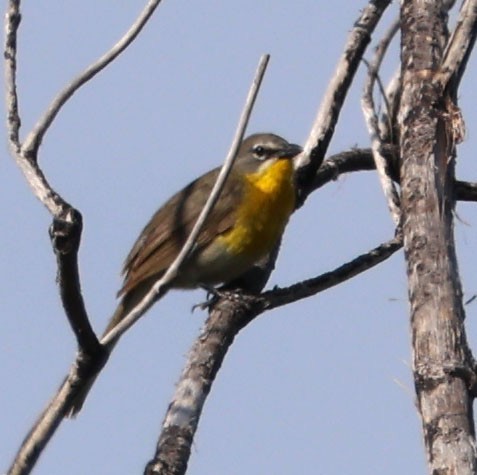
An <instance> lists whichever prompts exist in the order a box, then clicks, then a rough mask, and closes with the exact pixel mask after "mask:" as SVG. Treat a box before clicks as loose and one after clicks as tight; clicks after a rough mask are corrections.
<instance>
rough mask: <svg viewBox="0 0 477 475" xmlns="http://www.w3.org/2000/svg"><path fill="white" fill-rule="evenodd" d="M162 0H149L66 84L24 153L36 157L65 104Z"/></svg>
mask: <svg viewBox="0 0 477 475" xmlns="http://www.w3.org/2000/svg"><path fill="white" fill-rule="evenodd" d="M160 3H161V0H149V1H148V2H147V4H146V6H145V7H144V9H143V11H142V12H141V13H140V14H139V16H138V18H137V19H136V21H135V22H134V23H133V24H132V25H131V27H130V28H129V30H128V31H127V32H126V33H125V34H124V36H123V37H122V38H121V39H120V40H119V41H118V42H117V43H116V44H115V45H114V46H113V47H112V48H111V49H110V50H109V51H107V52H106V53H105V54H104V55H103V56H101V58H99V59H98V60H97V61H95V62H94V63H93V64H91V65H90V66H89V67H88V68H86V69H85V70H84V71H83V72H82V73H81V74H80V75H79V76H78V77H76V78H75V79H73V81H72V82H71V83H70V84H69V85H68V86H66V88H64V89H63V90H62V91H61V92H60V93H59V94H58V95H57V96H56V97H55V98H54V99H53V101H52V103H51V104H50V105H49V107H48V110H47V111H46V112H45V114H44V115H43V116H42V117H41V118H40V120H39V121H38V122H37V124H36V125H35V127H34V129H33V130H32V131H31V132H30V133H29V134H28V136H27V138H26V139H25V143H24V145H23V153H24V154H25V156H28V157H36V155H37V153H38V147H39V146H40V144H41V142H42V140H43V137H44V136H45V133H46V132H47V130H48V128H49V127H50V125H51V124H52V122H53V120H54V119H55V117H56V116H57V114H58V112H59V111H60V110H61V108H62V107H63V106H64V105H65V103H66V102H67V101H68V99H69V98H70V97H71V96H72V95H73V94H74V93H75V92H76V91H77V90H78V89H79V88H80V87H81V86H83V85H84V84H85V83H87V82H88V81H89V80H90V79H92V78H93V77H94V76H96V74H98V73H99V72H100V71H102V70H103V69H104V68H105V67H106V66H107V65H108V64H110V63H111V62H112V61H114V60H115V59H116V58H117V57H118V56H119V55H120V54H121V53H122V52H123V51H124V50H125V49H126V48H127V47H128V46H129V45H130V44H131V43H132V42H133V41H134V40H135V39H136V37H137V35H138V34H139V33H140V32H141V30H142V29H143V28H144V26H145V25H146V23H147V22H148V20H149V18H150V17H151V16H152V14H153V13H154V11H155V10H156V8H157V7H158V6H159V4H160Z"/></svg>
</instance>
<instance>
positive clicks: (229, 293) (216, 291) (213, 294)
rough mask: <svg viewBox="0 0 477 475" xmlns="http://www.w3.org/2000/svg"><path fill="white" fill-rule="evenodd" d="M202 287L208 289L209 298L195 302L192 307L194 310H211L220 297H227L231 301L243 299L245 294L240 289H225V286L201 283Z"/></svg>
mask: <svg viewBox="0 0 477 475" xmlns="http://www.w3.org/2000/svg"><path fill="white" fill-rule="evenodd" d="M201 287H202V288H203V289H204V290H205V291H207V300H206V301H205V302H201V303H198V304H195V305H194V306H193V307H192V312H194V310H196V309H197V308H198V309H200V310H210V309H211V308H212V307H213V306H214V305H216V304H217V302H218V301H219V300H220V299H227V300H229V301H231V302H239V301H241V300H242V298H243V296H244V294H243V292H242V291H241V290H240V289H234V290H229V289H224V288H223V287H219V288H216V287H212V286H209V285H201Z"/></svg>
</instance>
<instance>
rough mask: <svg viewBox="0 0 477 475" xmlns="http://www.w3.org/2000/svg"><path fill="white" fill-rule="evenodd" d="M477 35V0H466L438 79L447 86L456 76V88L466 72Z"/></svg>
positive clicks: (449, 42)
mask: <svg viewBox="0 0 477 475" xmlns="http://www.w3.org/2000/svg"><path fill="white" fill-rule="evenodd" d="M476 35H477V0H466V1H464V3H463V4H462V7H461V9H460V15H459V19H458V21H457V24H456V27H455V29H454V32H453V33H452V36H451V38H450V39H449V41H448V43H447V48H446V51H445V52H444V57H443V60H442V66H441V71H440V74H439V75H438V78H437V79H438V80H439V82H440V83H441V85H442V86H443V87H446V86H447V85H448V83H449V81H450V79H451V78H452V77H455V79H456V81H457V83H456V86H455V87H456V88H457V86H458V84H459V82H460V80H461V78H462V76H463V74H464V70H465V67H466V65H467V60H468V58H469V56H470V53H471V51H472V48H473V47H474V43H475V38H476Z"/></svg>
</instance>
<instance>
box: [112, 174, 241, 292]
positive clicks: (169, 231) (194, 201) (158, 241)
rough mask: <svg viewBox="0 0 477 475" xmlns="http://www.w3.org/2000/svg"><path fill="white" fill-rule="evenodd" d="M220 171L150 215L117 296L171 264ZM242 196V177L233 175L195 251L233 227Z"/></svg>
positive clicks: (173, 198)
mask: <svg viewBox="0 0 477 475" xmlns="http://www.w3.org/2000/svg"><path fill="white" fill-rule="evenodd" d="M219 170H220V169H219V168H216V169H214V170H211V171H210V172H208V173H206V174H205V175H203V176H202V177H200V178H198V179H197V180H195V181H193V182H192V183H190V184H189V185H188V186H186V187H185V188H184V189H183V190H182V191H180V192H179V193H177V194H175V195H174V196H173V197H172V198H170V199H169V200H168V201H167V202H166V203H165V204H164V205H163V206H162V207H161V208H160V209H159V210H158V211H157V212H156V213H155V214H154V215H153V217H152V218H151V220H150V221H149V223H148V224H147V225H146V227H145V228H144V229H143V231H142V232H141V234H140V236H139V238H138V239H137V241H136V243H135V244H134V246H133V248H132V249H131V252H130V253H129V255H128V256H127V258H126V261H125V263H124V267H123V274H124V276H125V278H124V284H123V287H122V288H121V290H120V291H119V292H118V295H121V294H127V293H128V292H129V291H130V290H132V289H134V288H135V287H136V286H137V285H138V284H139V283H141V282H143V281H144V280H146V279H149V278H151V277H153V276H154V277H157V278H159V277H160V276H161V275H162V274H163V273H164V272H165V271H166V270H167V268H168V267H169V266H170V265H171V264H172V262H173V260H174V259H175V257H176V256H177V254H178V253H179V251H180V250H181V248H182V246H183V245H184V242H185V241H186V239H187V237H188V236H189V234H190V232H191V230H192V228H193V226H194V224H195V222H196V220H197V218H198V216H199V213H200V211H201V210H202V208H203V207H204V204H205V202H206V201H207V198H208V197H209V195H210V192H211V190H212V187H213V186H214V183H215V180H216V178H217V176H218V173H219ZM242 193H243V178H241V177H240V176H238V175H237V174H236V173H233V172H232V173H231V174H230V175H229V177H228V178H227V181H226V183H225V186H224V189H223V190H222V193H221V196H220V198H219V200H218V201H217V203H216V204H215V206H214V208H213V210H212V211H211V213H210V215H209V216H208V218H207V220H206V222H205V224H204V226H203V227H202V231H201V232H200V233H199V236H198V238H197V241H196V249H200V248H202V247H205V246H207V244H209V243H210V242H211V241H212V240H213V239H214V238H215V237H216V236H217V235H219V234H221V233H224V232H225V231H227V230H228V229H230V227H231V226H233V223H234V222H235V209H236V205H237V203H239V202H240V196H241V195H242Z"/></svg>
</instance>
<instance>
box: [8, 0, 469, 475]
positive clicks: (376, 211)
mask: <svg viewBox="0 0 477 475" xmlns="http://www.w3.org/2000/svg"><path fill="white" fill-rule="evenodd" d="M143 3H144V2H143V1H139V0H134V1H129V2H117V1H113V0H102V1H101V2H98V1H93V0H87V1H86V0H83V1H81V2H80V1H75V2H64V1H61V0H48V2H24V5H23V21H22V24H21V28H20V33H19V70H18V73H19V93H20V106H21V112H22V120H23V128H22V131H23V132H25V131H28V130H29V129H30V128H31V127H32V125H33V124H34V123H35V121H36V120H37V118H38V117H39V116H40V114H42V112H43V111H44V110H45V108H46V107H47V105H48V103H49V102H50V101H51V99H52V98H53V97H54V95H55V94H56V93H57V91H58V90H59V89H61V88H62V87H63V86H64V85H65V83H67V82H68V81H69V80H70V79H71V78H72V77H73V76H75V75H76V74H77V73H78V72H80V71H81V70H82V69H83V68H84V67H85V66H87V65H88V64H89V63H90V62H91V61H93V60H95V59H96V58H97V57H98V56H99V55H100V54H102V53H103V52H104V51H105V50H107V49H108V48H109V47H110V46H111V45H112V44H113V43H114V42H115V41H116V40H117V39H118V38H119V37H120V36H121V35H122V34H123V32H124V31H125V30H126V29H127V28H128V26H129V25H130V23H131V22H132V21H133V19H135V17H136V15H137V14H138V12H139V11H140V9H141V8H142V6H143ZM364 4H365V3H364V1H360V2H350V1H349V0H335V1H333V2H324V1H323V2H317V1H315V0H301V1H300V2H286V1H283V0H276V1H274V2H267V1H262V0H244V1H241V2H224V1H219V0H211V1H206V2H198V1H189V2H185V1H172V0H170V1H164V2H163V4H162V5H161V6H160V7H159V9H158V10H157V12H156V14H155V16H154V17H153V18H152V20H151V21H150V23H149V24H148V26H147V27H146V29H145V30H144V31H143V33H142V34H141V35H140V36H139V38H138V39H137V40H136V42H135V43H134V44H133V45H132V46H131V47H130V48H129V49H128V50H127V51H126V53H125V54H123V55H122V56H121V57H120V58H119V59H118V60H117V61H115V62H114V63H113V65H111V66H110V67H108V68H107V69H106V70H105V71H104V72H102V73H101V74H100V75H99V76H98V77H96V78H95V79H94V80H93V81H92V82H90V83H88V85H86V86H85V87H83V88H82V89H81V90H80V91H79V92H78V93H77V94H75V96H74V97H73V98H72V100H71V101H70V102H69V103H68V105H67V106H66V107H65V108H64V109H63V111H62V112H61V113H60V115H59V117H58V118H57V120H56V121H55V123H54V125H53V127H52V128H51V130H50V132H49V133H48V135H47V136H46V139H45V141H44V144H43V146H42V148H41V155H40V160H41V165H42V167H43V169H44V171H45V173H46V175H47V176H48V178H49V180H50V182H51V183H52V185H53V186H54V187H55V188H56V189H57V190H58V191H59V192H60V193H61V194H62V196H63V197H64V198H65V199H66V200H68V201H69V202H70V203H72V204H73V205H74V206H76V207H77V208H78V209H79V210H80V211H81V212H82V214H83V218H84V234H83V241H82V246H81V251H80V259H81V262H80V264H81V277H82V285H83V291H84V297H85V299H86V303H87V308H88V311H89V314H90V316H91V319H92V322H93V325H94V327H95V328H96V329H97V330H98V332H100V331H102V329H103V328H104V327H105V325H106V322H107V320H108V318H109V316H110V314H111V313H112V311H113V309H114V306H115V292H116V290H117V289H118V288H119V286H120V284H121V280H120V277H119V271H120V268H121V264H122V261H123V259H124V257H125V256H126V254H127V252H128V251H129V248H130V246H131V245H132V243H133V242H134V240H135V238H136V237H137V235H138V233H139V231H140V230H141V229H142V227H143V225H144V224H145V223H146V221H147V220H148V219H149V217H150V216H151V214H152V213H153V212H154V211H155V209H156V208H157V207H158V206H159V205H160V204H161V203H163V202H164V201H165V200H166V199H167V198H168V197H169V196H170V195H171V194H172V193H174V192H175V191H177V190H178V189H180V188H181V187H183V186H184V185H186V184H187V183H188V182H189V181H190V180H191V179H193V178H194V177H196V176H198V175H199V174H201V173H202V172H205V171H207V170H208V169H210V168H212V167H214V166H216V165H217V164H219V163H220V162H221V161H222V159H223V157H224V156H225V154H226V152H227V150H228V147H229V145H230V141H231V138H232V136H233V133H234V130H235V127H236V123H237V119H238V116H239V113H240V111H241V108H242V106H243V102H244V99H245V95H246V92H247V90H248V88H249V85H250V82H251V79H252V76H253V73H254V71H255V68H256V65H257V62H258V59H259V57H260V55H261V54H263V53H270V54H271V63H270V66H269V69H268V72H267V75H266V78H265V81H264V84H263V87H262V90H261V93H260V97H259V99H258V102H257V105H256V107H255V110H254V114H253V118H252V120H251V123H250V126H249V129H248V131H249V132H258V131H262V132H263V131H273V132H275V133H278V134H280V135H283V136H284V137H286V138H287V139H288V140H290V141H294V142H298V143H303V142H304V140H305V139H306V137H307V134H308V132H309V129H310V127H311V124H312V122H313V120H314V117H315V114H316V111H317V108H318V105H319V103H320V100H321V97H322V95H323V93H324V90H325V88H326V85H327V82H328V81H329V79H330V77H331V76H332V74H333V71H334V67H335V65H336V62H337V60H338V57H339V55H340V54H341V52H342V50H343V45H344V43H345V41H346V37H347V34H348V31H349V30H350V29H351V27H352V25H353V23H354V21H355V20H356V18H357V17H358V14H359V9H360V8H361V7H363V6H364ZM397 13H398V5H397V4H394V5H393V6H392V7H391V8H390V9H389V11H388V12H387V14H386V17H385V20H384V22H383V23H382V26H381V28H380V29H379V30H378V31H379V32H383V31H384V29H385V27H386V26H388V25H389V24H390V22H391V20H392V19H394V18H395V16H396V15H397ZM376 38H377V36H376ZM392 51H393V55H392V56H391V57H390V59H389V60H388V61H387V64H386V69H385V75H384V79H386V78H389V76H390V74H391V73H392V72H393V71H394V70H395V68H396V67H397V64H398V49H397V47H396V45H395V47H394V48H393V50H392ZM370 55H371V50H369V51H368V53H367V55H366V57H367V58H370ZM475 72H476V65H475V60H474V59H473V58H472V59H471V62H470V64H469V67H468V71H467V74H466V77H465V79H464V81H463V84H462V87H461V90H460V101H461V102H460V104H461V107H462V109H463V113H464V117H465V120H466V123H467V129H468V136H467V139H466V141H465V142H464V143H463V144H462V145H460V146H459V149H458V153H459V157H458V174H459V176H460V177H461V178H462V177H465V178H466V179H468V180H475V179H476V173H475V154H474V153H473V149H474V148H475V132H474V129H475V127H474V125H473V124H475V122H476V120H477V117H476V112H475V104H476V99H477V95H476V92H475V86H474V88H473V87H472V86H473V79H474V78H475ZM364 73H365V68H364V65H363V66H362V67H361V68H360V73H359V74H358V76H357V78H356V81H355V83H354V86H353V89H352V91H351V93H350V95H349V97H348V100H347V103H346V106H345V108H344V110H343V113H342V116H341V119H340V122H339V126H338V127H337V129H336V133H335V135H334V138H333V142H332V144H331V147H330V150H329V153H334V152H340V151H343V150H348V149H349V148H351V147H353V146H356V145H359V146H364V147H366V146H369V139H368V135H367V132H366V128H365V126H364V121H363V118H362V114H361V109H360V97H361V91H362V85H363V79H364ZM1 158H2V160H1V162H0V213H1V214H0V215H1V219H2V232H1V233H0V262H1V269H2V272H1V277H0V279H1V287H0V289H1V290H0V315H1V321H2V330H1V332H0V354H1V359H0V380H1V381H2V388H1V390H0V473H1V472H2V471H3V470H5V469H6V467H7V466H8V465H9V463H10V461H11V459H12V457H13V455H14V453H15V451H16V449H17V447H18V446H19V444H20V442H21V440H22V438H23V437H24V435H25V434H26V432H27V430H28V429H29V428H30V426H31V423H32V422H33V420H34V419H35V418H36V416H37V415H38V413H39V412H40V410H41V409H42V407H43V406H44V405H45V403H46V402H47V401H48V399H49V398H50V397H51V396H52V395H53V392H54V391H55V390H56V388H57V387H58V385H59V384H60V382H61V380H62V379H63V377H64V375H65V374H66V372H67V370H68V368H69V366H70V363H71V362H72V360H73V358H74V354H75V340H74V337H73V334H72V332H71V330H70V328H69V326H68V323H67V320H66V318H65V316H64V313H63V310H62V307H61V303H60V300H59V296H58V291H57V286H56V283H55V270H56V269H55V258H54V255H53V253H52V251H51V246H50V243H49V238H48V226H49V225H50V223H51V217H50V216H49V215H48V213H47V212H46V211H45V209H44V208H43V207H42V206H41V204H40V203H39V202H38V201H37V200H36V199H35V198H34V197H33V196H32V194H31V192H30V191H29V189H28V187H27V186H26V185H25V180H24V179H23V177H22V176H21V174H20V172H19V171H18V169H17V168H16V166H15V164H14V162H13V161H12V159H11V158H10V157H9V156H8V152H7V145H6V140H4V147H3V153H2V154H1ZM457 214H458V219H457V220H456V235H457V243H458V255H459V260H460V268H461V271H462V276H463V287H464V292H465V296H466V297H467V298H468V297H470V296H472V295H473V294H474V293H476V292H477V285H476V280H475V249H476V248H477V230H476V224H477V212H476V206H475V205H474V204H460V205H459V206H458V208H457ZM393 232H394V229H393V225H392V221H391V218H390V216H389V215H388V212H387V208H386V204H385V202H384V199H383V197H382V192H381V190H380V187H379V184H378V179H377V177H376V176H375V174H374V173H370V172H363V173H360V174H353V175H349V176H346V177H343V178H340V179H339V180H338V181H336V182H335V183H333V184H330V185H328V186H326V187H325V188H324V189H321V190H319V191H318V192H316V193H315V194H314V195H313V196H312V197H311V198H310V199H309V200H308V202H307V203H306V206H305V207H304V208H303V209H301V210H299V211H298V212H297V213H296V214H295V215H294V216H293V217H292V219H291V222H290V225H289V227H288V228H287V231H286V235H285V237H284V241H283V246H282V250H281V254H280V257H279V260H278V262H277V269H276V271H275V272H274V274H273V275H272V277H271V280H270V282H269V287H270V286H273V285H288V284H291V283H294V282H296V281H299V280H302V279H305V278H308V277H312V276H315V275H318V274H320V273H323V272H326V271H329V270H331V269H333V268H334V267H336V266H338V265H340V264H342V263H344V262H345V261H348V260H350V259H352V258H354V257H356V256H357V255H358V254H360V253H362V252H365V251H367V250H369V249H371V248H373V247H374V246H376V245H378V244H379V243H381V242H383V241H385V240H388V239H390V238H391V237H392V236H393ZM203 299H204V293H203V292H201V291H194V292H179V291H174V292H171V293H170V294H169V295H168V296H167V297H166V298H164V299H163V300H162V301H161V302H160V303H158V304H157V305H156V306H155V307H154V308H153V309H152V310H151V311H150V312H149V314H148V315H147V316H146V317H145V318H144V319H143V320H141V321H140V322H139V323H138V324H137V325H136V326H135V327H134V328H133V329H132V330H131V331H130V332H129V333H128V334H127V336H125V337H124V338H123V340H122V341H121V344H120V345H119V346H118V348H117V349H116V351H115V352H114V355H113V356H112V358H111V360H110V361H109V363H108V365H107V368H106V369H105V370H104V371H103V372H102V374H101V376H100V378H99V380H98V382H97V384H96V385H95V387H94V390H93V391H92V393H91V394H90V397H89V399H88V400H87V403H86V405H85V407H84V410H83V412H82V413H81V414H80V416H79V417H78V418H77V419H76V420H74V421H69V420H67V421H65V422H63V423H62V425H61V427H60V429H59V430H58V432H57V433H56V435H55V436H54V438H53V440H52V442H51V443H50V445H49V447H48V448H47V450H46V451H45V453H44V454H43V455H42V457H41V459H40V461H39V463H38V465H37V467H36V471H35V472H34V473H35V474H38V475H53V474H59V473H68V474H69V475H84V474H113V473H114V474H133V473H142V470H143V467H144V465H145V463H146V462H147V461H148V460H149V458H150V457H151V456H152V454H153V451H154V448H155V443H156V440H157V437H158V434H159V430H160V426H161V422H162V418H163V415H164V413H165V410H166V408H167V405H168V402H169V400H170V397H171V395H172V392H173V389H174V383H175V381H177V379H178V376H179V373H180V371H181V368H182V366H183V364H184V361H185V355H186V353H187V351H188V348H189V347H190V345H191V344H192V342H193V340H194V338H195V337H196V335H197V334H198V331H199V328H200V326H201V324H202V322H203V320H204V317H205V314H203V313H201V312H199V311H196V312H194V313H191V311H190V309H191V307H192V306H193V304H195V303H197V302H200V301H203ZM466 308H467V321H468V327H467V328H468V336H469V339H470V340H471V342H472V343H474V344H475V342H476V338H475V334H476V331H477V328H476V325H475V323H474V322H473V320H474V316H475V315H474V314H475V308H476V307H475V304H474V305H469V306H468V307H466ZM408 313H409V312H408V303H407V287H406V278H405V267H404V260H403V256H402V253H400V254H397V255H396V256H394V257H392V258H391V259H390V260H388V261H386V262H385V263H384V264H382V265H380V266H378V267H377V268H374V269H373V270H371V271H369V272H367V273H365V274H363V275H360V276H359V277H357V278H354V279H353V280H351V281H349V282H346V283H345V284H343V285H340V286H339V287H336V288H333V289H331V290H328V291H326V292H324V293H322V294H319V295H317V296H315V297H313V298H310V299H308V300H306V301H303V302H300V303H297V304H294V305H292V306H288V307H286V308H284V309H280V310H276V311H273V312H269V313H267V314H265V315H263V316H261V317H260V318H258V319H257V320H256V321H255V322H253V323H252V324H251V325H249V326H248V327H247V328H246V329H245V330H244V331H242V333H241V334H240V335H239V337H238V338H237V340H236V341H235V343H234V345H233V347H232V349H231V351H230V352H229V354H228V356H227V358H226V360H225V362H224V365H223V367H222V369H221V371H220V373H219V375H218V378H217V380H216V381H215V383H214V386H213V388H212V392H211V394H210V397H209V399H208V400H207V403H206V406H205V409H204V412H203V415H202V419H201V422H200V425H199V429H198V433H197V436H196V438H195V442H194V447H193V452H192V457H191V460H190V465H189V472H188V473H190V474H194V475H210V474H227V475H239V474H247V475H263V474H272V473H273V474H274V475H285V474H287V475H289V474H303V475H312V474H313V475H316V474H327V475H338V474H340V475H341V474H344V473H353V474H355V475H365V474H366V475H367V474H372V473H385V474H401V473H409V474H413V473H416V474H417V473H425V471H426V468H425V460H424V456H423V450H422V441H421V433H420V431H421V428H420V421H419V419H418V417H417V414H416V408H415V403H414V399H415V396H414V389H413V383H412V377H411V370H410V361H411V356H410V338H409V337H410V335H409V317H408ZM474 346H475V345H474Z"/></svg>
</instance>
